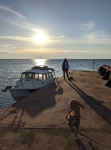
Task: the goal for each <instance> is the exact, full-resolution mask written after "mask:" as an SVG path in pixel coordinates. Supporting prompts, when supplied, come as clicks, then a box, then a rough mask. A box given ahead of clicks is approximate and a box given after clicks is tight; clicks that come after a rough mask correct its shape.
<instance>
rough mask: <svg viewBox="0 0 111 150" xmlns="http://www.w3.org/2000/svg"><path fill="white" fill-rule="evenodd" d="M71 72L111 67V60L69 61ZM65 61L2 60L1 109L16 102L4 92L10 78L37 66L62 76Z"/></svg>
mask: <svg viewBox="0 0 111 150" xmlns="http://www.w3.org/2000/svg"><path fill="white" fill-rule="evenodd" d="M68 61H69V66H70V71H71V70H95V71H97V70H98V69H99V67H100V66H101V65H103V64H107V65H109V66H111V59H107V60H106V59H98V60H97V59H95V60H91V59H68ZM62 62H63V59H50V60H49V59H48V60H45V59H34V60H31V59H1V60H0V109H3V108H5V107H7V106H9V105H11V104H12V103H14V102H15V101H14V100H13V98H12V97H11V95H10V93H9V92H2V91H1V90H2V89H4V88H5V87H6V86H7V85H9V80H8V77H14V78H20V75H21V73H22V72H23V71H25V70H28V69H30V68H32V67H33V66H35V65H47V66H48V67H50V68H54V69H55V73H56V77H60V76H62V70H61V68H62V67H61V66H62Z"/></svg>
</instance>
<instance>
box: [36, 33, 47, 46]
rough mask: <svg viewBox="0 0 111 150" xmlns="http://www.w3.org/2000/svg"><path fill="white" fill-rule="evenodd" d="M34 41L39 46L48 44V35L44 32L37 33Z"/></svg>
mask: <svg viewBox="0 0 111 150" xmlns="http://www.w3.org/2000/svg"><path fill="white" fill-rule="evenodd" d="M33 41H34V42H35V43H37V44H39V45H44V44H47V43H48V35H47V34H46V33H45V32H43V31H39V32H37V33H36V35H34V37H33Z"/></svg>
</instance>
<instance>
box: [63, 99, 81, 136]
mask: <svg viewBox="0 0 111 150" xmlns="http://www.w3.org/2000/svg"><path fill="white" fill-rule="evenodd" d="M80 107H81V108H82V109H83V108H84V107H83V105H82V104H81V103H80V102H78V101H77V100H74V99H72V100H70V101H69V104H68V110H69V113H68V114H67V116H66V119H67V120H68V125H69V127H70V129H71V131H72V133H73V134H74V135H75V138H76V139H77V133H78V129H79V125H80V118H81V115H80Z"/></svg>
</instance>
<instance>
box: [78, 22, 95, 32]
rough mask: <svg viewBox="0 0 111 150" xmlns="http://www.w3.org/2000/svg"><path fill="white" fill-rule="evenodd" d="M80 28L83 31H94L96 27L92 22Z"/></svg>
mask: <svg viewBox="0 0 111 150" xmlns="http://www.w3.org/2000/svg"><path fill="white" fill-rule="evenodd" d="M80 28H81V29H82V30H84V31H92V30H95V28H96V27H95V24H94V23H93V22H92V21H90V22H88V23H85V24H82V25H81V26H80Z"/></svg>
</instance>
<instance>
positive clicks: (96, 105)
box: [66, 81, 111, 125]
mask: <svg viewBox="0 0 111 150" xmlns="http://www.w3.org/2000/svg"><path fill="white" fill-rule="evenodd" d="M66 82H67V83H68V84H69V85H70V86H71V87H72V88H73V89H74V90H75V91H76V92H77V93H78V94H79V95H80V96H81V98H82V99H83V100H84V101H85V102H86V103H87V104H88V105H89V106H90V107H91V108H92V109H93V110H94V111H95V112H96V113H97V114H98V115H99V116H100V117H101V118H102V119H104V120H105V121H106V122H107V123H108V124H109V125H111V119H110V118H111V110H109V109H108V108H106V107H105V106H104V105H102V104H101V103H100V102H98V101H97V100H96V99H94V98H93V97H91V96H89V95H87V94H86V93H85V92H83V91H82V90H81V89H80V88H79V87H78V86H77V85H76V84H74V83H73V81H71V82H70V83H69V82H68V81H66Z"/></svg>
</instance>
